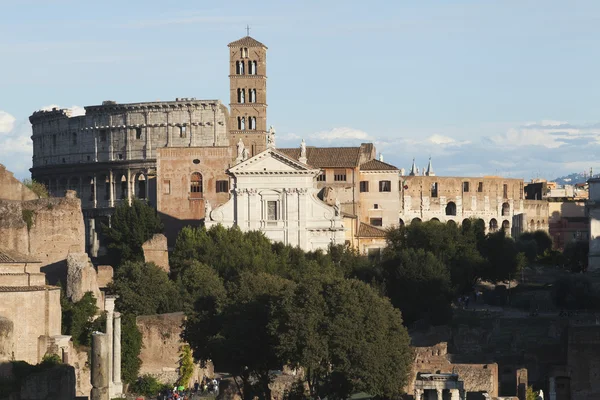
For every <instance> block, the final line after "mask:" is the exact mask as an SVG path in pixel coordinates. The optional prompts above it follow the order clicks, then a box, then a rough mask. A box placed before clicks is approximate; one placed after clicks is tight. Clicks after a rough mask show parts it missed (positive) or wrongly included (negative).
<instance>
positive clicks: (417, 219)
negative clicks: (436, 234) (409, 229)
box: [410, 217, 422, 224]
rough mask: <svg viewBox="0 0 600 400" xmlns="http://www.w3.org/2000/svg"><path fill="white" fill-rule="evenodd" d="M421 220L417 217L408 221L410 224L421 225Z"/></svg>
mask: <svg viewBox="0 0 600 400" xmlns="http://www.w3.org/2000/svg"><path fill="white" fill-rule="evenodd" d="M421 222H422V221H421V218H419V217H417V218H413V219H412V221H410V223H411V224H417V223H421Z"/></svg>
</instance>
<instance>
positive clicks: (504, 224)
mask: <svg viewBox="0 0 600 400" xmlns="http://www.w3.org/2000/svg"><path fill="white" fill-rule="evenodd" d="M502 230H503V231H504V232H506V233H510V222H508V220H507V219H505V220H504V221H502Z"/></svg>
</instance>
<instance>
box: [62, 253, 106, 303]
mask: <svg viewBox="0 0 600 400" xmlns="http://www.w3.org/2000/svg"><path fill="white" fill-rule="evenodd" d="M86 292H92V294H93V295H94V297H95V298H96V305H97V306H98V309H99V310H102V309H103V306H102V305H103V304H104V303H103V298H102V293H101V292H100V289H99V287H98V280H97V274H96V270H95V269H94V266H93V265H92V263H91V262H90V259H89V257H88V255H87V254H86V253H69V255H68V256H67V297H68V298H69V299H71V301H73V302H77V301H79V300H81V298H82V297H83V296H84V295H85V294H86Z"/></svg>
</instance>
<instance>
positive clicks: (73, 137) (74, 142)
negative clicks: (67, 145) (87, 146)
mask: <svg viewBox="0 0 600 400" xmlns="http://www.w3.org/2000/svg"><path fill="white" fill-rule="evenodd" d="M72 139H73V145H76V144H77V133H75V132H73V135H72Z"/></svg>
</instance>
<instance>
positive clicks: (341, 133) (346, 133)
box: [310, 127, 375, 141]
mask: <svg viewBox="0 0 600 400" xmlns="http://www.w3.org/2000/svg"><path fill="white" fill-rule="evenodd" d="M310 138H311V139H317V140H326V141H333V140H340V139H350V140H367V141H374V140H375V138H374V137H373V136H370V135H369V134H368V133H366V132H364V131H361V130H359V129H354V128H347V127H341V128H333V129H330V130H328V131H320V132H316V133H314V134H312V135H310Z"/></svg>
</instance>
